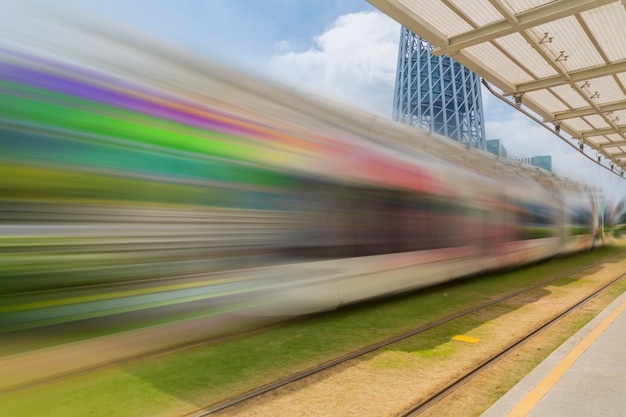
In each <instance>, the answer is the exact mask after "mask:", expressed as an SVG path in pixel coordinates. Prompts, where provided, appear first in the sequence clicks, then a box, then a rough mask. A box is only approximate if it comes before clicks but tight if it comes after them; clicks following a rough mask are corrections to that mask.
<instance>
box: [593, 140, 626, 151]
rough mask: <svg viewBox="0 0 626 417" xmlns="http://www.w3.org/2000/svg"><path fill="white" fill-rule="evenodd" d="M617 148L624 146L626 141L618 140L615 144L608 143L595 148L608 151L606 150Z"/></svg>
mask: <svg viewBox="0 0 626 417" xmlns="http://www.w3.org/2000/svg"><path fill="white" fill-rule="evenodd" d="M618 146H626V140H620V141H617V142H610V143H602V144H600V145H598V146H597V147H598V148H600V149H608V148H617V147H618Z"/></svg>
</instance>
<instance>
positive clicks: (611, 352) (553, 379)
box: [481, 293, 626, 417]
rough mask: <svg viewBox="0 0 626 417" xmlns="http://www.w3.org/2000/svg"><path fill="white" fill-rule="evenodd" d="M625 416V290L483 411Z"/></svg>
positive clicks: (507, 416) (512, 416)
mask: <svg viewBox="0 0 626 417" xmlns="http://www.w3.org/2000/svg"><path fill="white" fill-rule="evenodd" d="M560 416H567V417H626V293H625V294H622V295H621V296H620V297H619V298H618V299H617V300H615V301H614V302H613V303H611V305H609V306H608V307H607V308H606V309H605V310H604V311H603V312H602V313H600V314H599V315H598V316H597V317H595V318H594V319H593V320H592V321H590V322H589V323H588V324H587V325H586V326H585V327H583V328H582V329H581V330H580V331H579V332H578V333H576V334H575V335H574V336H572V337H571V338H570V339H569V340H568V341H567V342H565V343H564V344H563V345H561V346H560V347H559V348H558V349H557V350H556V351H554V352H553V353H552V354H551V355H550V356H548V357H547V358H546V359H545V360H544V361H543V362H542V363H541V364H539V365H538V366H537V367H536V368H535V369H534V370H533V371H532V372H531V373H529V374H528V375H527V376H526V377H525V378H524V379H522V380H521V381H520V382H519V383H518V384H517V385H516V386H515V387H513V389H511V391H509V392H508V393H507V394H506V395H504V396H503V397H502V398H500V400H498V401H497V402H496V403H495V404H494V405H493V406H492V407H491V408H489V409H488V410H487V411H486V412H485V413H483V414H482V416H481V417H560Z"/></svg>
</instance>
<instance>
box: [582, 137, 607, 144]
mask: <svg viewBox="0 0 626 417" xmlns="http://www.w3.org/2000/svg"><path fill="white" fill-rule="evenodd" d="M585 142H587V143H591V144H593V145H602V144H607V143H611V142H610V141H609V140H607V138H605V137H604V136H591V137H587V138H585Z"/></svg>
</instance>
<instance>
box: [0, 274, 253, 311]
mask: <svg viewBox="0 0 626 417" xmlns="http://www.w3.org/2000/svg"><path fill="white" fill-rule="evenodd" d="M241 280H242V278H224V279H212V280H207V281H198V282H188V283H186V284H174V285H164V286H161V287H151V288H141V289H136V290H126V291H118V292H112V293H107V294H94V295H85V296H82V297H73V298H62V299H56V300H45V301H37V302H34V303H26V304H16V305H11V306H5V307H0V313H13V312H16V311H25V310H36V309H40V308H50V307H59V306H64V305H70V304H79V303H88V302H92V301H102V300H111V299H114V298H120V297H131V296H134V295H145V294H154V293H158V292H166V291H174V290H183V289H187V288H197V287H205V286H208V285H216V284H224V283H227V282H236V281H241Z"/></svg>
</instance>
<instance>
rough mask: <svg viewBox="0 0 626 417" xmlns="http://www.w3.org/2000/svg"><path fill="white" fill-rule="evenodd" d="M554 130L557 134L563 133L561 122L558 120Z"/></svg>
mask: <svg viewBox="0 0 626 417" xmlns="http://www.w3.org/2000/svg"><path fill="white" fill-rule="evenodd" d="M554 131H555V132H556V134H557V135H558V134H559V133H561V122H556V123H555V124H554Z"/></svg>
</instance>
